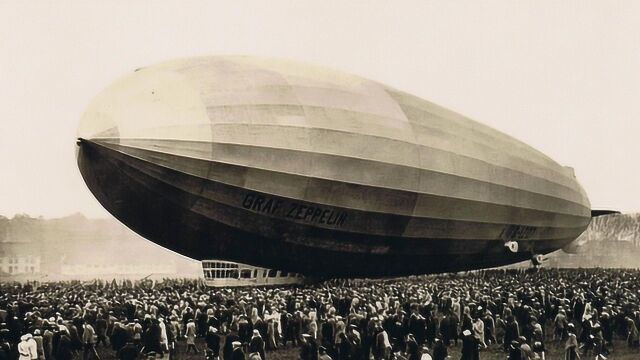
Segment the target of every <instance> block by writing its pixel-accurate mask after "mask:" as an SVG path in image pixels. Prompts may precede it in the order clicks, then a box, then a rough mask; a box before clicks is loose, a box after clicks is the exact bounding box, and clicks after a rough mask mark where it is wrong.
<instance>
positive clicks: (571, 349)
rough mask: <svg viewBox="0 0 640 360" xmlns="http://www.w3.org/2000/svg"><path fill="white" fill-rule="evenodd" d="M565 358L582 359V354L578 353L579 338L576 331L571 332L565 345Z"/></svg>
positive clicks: (571, 359) (566, 359)
mask: <svg viewBox="0 0 640 360" xmlns="http://www.w3.org/2000/svg"><path fill="white" fill-rule="evenodd" d="M564 359H565V360H580V355H578V338H577V337H576V334H574V333H569V337H568V338H567V342H566V343H565V345H564Z"/></svg>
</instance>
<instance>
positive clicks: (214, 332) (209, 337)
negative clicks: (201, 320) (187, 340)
mask: <svg viewBox="0 0 640 360" xmlns="http://www.w3.org/2000/svg"><path fill="white" fill-rule="evenodd" d="M204 341H205V343H206V344H207V351H209V352H211V355H212V356H213V358H214V359H217V358H219V357H220V335H218V329H216V328H215V327H213V326H209V330H208V331H207V334H206V335H205V337H204Z"/></svg>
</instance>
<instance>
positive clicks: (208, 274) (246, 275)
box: [204, 269, 300, 279]
mask: <svg viewBox="0 0 640 360" xmlns="http://www.w3.org/2000/svg"><path fill="white" fill-rule="evenodd" d="M258 275H260V276H261V277H262V278H266V277H269V278H275V277H281V278H283V277H300V275H299V274H295V273H289V272H286V271H281V272H278V270H267V269H264V270H258V269H253V270H251V269H242V270H204V277H205V278H206V279H255V278H257V277H258Z"/></svg>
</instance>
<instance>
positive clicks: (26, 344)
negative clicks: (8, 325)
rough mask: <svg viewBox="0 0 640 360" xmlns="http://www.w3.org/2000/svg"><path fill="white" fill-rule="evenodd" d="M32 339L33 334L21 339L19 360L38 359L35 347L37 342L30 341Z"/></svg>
mask: <svg viewBox="0 0 640 360" xmlns="http://www.w3.org/2000/svg"><path fill="white" fill-rule="evenodd" d="M31 338H32V336H31V334H24V335H22V336H21V337H20V343H18V355H19V357H18V360H32V359H37V358H38V348H37V345H35V341H34V342H31V341H30V340H31ZM34 345H35V346H34Z"/></svg>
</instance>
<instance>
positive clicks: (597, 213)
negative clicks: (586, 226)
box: [591, 209, 620, 217]
mask: <svg viewBox="0 0 640 360" xmlns="http://www.w3.org/2000/svg"><path fill="white" fill-rule="evenodd" d="M611 214H620V211H617V210H604V209H591V217H596V216H603V215H611Z"/></svg>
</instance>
